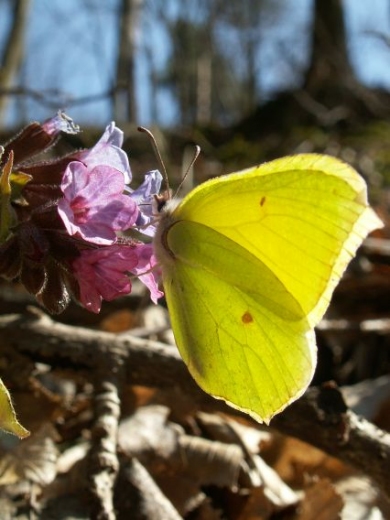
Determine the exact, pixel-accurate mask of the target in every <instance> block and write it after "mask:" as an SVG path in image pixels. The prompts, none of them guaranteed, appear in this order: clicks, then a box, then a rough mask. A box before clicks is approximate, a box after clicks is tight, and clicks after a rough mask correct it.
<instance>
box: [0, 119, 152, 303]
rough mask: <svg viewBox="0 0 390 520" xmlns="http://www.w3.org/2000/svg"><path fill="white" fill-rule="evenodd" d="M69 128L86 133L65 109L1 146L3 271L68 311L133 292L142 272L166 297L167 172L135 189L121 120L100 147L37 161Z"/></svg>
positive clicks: (41, 299)
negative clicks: (162, 203) (158, 251)
mask: <svg viewBox="0 0 390 520" xmlns="http://www.w3.org/2000/svg"><path fill="white" fill-rule="evenodd" d="M60 132H66V133H77V132H78V127H77V126H76V125H74V123H73V122H72V120H71V119H70V118H68V117H67V116H66V115H65V114H63V113H59V114H58V115H57V116H56V117H54V118H52V119H50V120H49V121H46V122H45V123H43V124H39V123H31V124H30V125H28V126H27V127H26V128H25V129H24V130H23V131H22V132H21V133H20V134H19V135H17V136H16V137H15V138H13V139H12V140H11V141H10V142H9V143H7V144H6V145H5V146H4V147H0V275H1V276H3V277H5V278H7V279H15V278H19V279H20V281H21V282H22V283H23V285H24V286H25V287H26V289H27V290H28V291H29V292H30V293H31V294H33V295H35V296H36V298H37V299H38V301H39V302H40V303H41V304H42V305H44V306H45V307H46V308H47V309H48V310H49V311H50V312H52V313H59V312H62V311H63V310H64V309H65V308H66V306H67V305H68V303H69V301H70V298H71V297H72V298H73V299H75V300H76V301H78V302H79V303H80V304H81V305H82V306H84V307H85V308H87V309H88V310H90V311H92V312H99V311H100V308H101V304H102V300H108V301H109V300H113V299H115V298H117V297H119V296H122V295H125V294H128V293H130V292H131V277H132V276H137V277H139V279H140V280H141V281H142V282H143V283H144V284H145V285H146V286H147V287H148V289H149V290H150V294H151V298H152V300H153V301H154V302H156V301H157V299H158V298H159V297H161V296H162V293H161V292H160V291H159V289H158V283H157V277H156V259H155V257H154V254H153V249H152V245H151V244H147V243H143V242H140V241H138V240H135V239H133V238H131V231H132V230H138V231H140V232H141V233H144V234H146V235H148V236H153V233H154V226H153V214H152V210H151V207H152V202H153V199H154V196H155V194H157V193H158V191H159V189H160V185H161V175H160V173H159V172H158V171H152V172H149V173H147V174H146V176H145V181H144V183H143V184H142V185H141V186H140V187H139V188H138V189H137V190H132V189H131V188H130V186H129V184H130V182H131V171H130V166H129V161H128V157H127V155H126V153H125V152H124V151H123V150H122V148H121V146H122V142H123V133H122V131H121V130H119V129H118V128H117V127H116V126H115V124H114V123H111V124H110V125H109V126H108V127H107V128H106V130H105V132H104V134H103V136H102V137H101V138H100V140H99V141H98V143H96V145H95V146H93V147H92V148H91V149H87V150H79V151H77V152H73V153H71V154H70V155H66V156H65V157H61V158H56V159H53V160H50V161H47V160H46V161H42V160H37V158H36V156H38V154H40V153H41V152H43V151H45V150H47V149H48V148H49V147H50V146H51V145H52V144H53V143H54V142H55V140H56V139H57V137H58V136H59V134H60Z"/></svg>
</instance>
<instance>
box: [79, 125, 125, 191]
mask: <svg viewBox="0 0 390 520" xmlns="http://www.w3.org/2000/svg"><path fill="white" fill-rule="evenodd" d="M122 144H123V132H122V130H120V129H119V128H117V127H116V126H115V123H114V122H111V123H110V124H109V125H108V126H107V127H106V129H105V131H104V134H103V135H102V137H101V138H100V139H99V141H98V142H97V143H96V144H95V146H94V147H93V148H91V149H90V150H81V151H80V152H77V153H76V154H75V155H74V157H75V159H77V160H79V161H81V162H83V163H85V164H86V165H87V166H88V168H90V169H92V168H94V167H95V166H102V165H105V166H110V167H111V168H115V169H116V170H118V171H120V172H122V174H123V177H124V180H125V184H130V181H131V171H130V165H129V159H128V157H127V154H126V153H125V152H124V151H123V150H122Z"/></svg>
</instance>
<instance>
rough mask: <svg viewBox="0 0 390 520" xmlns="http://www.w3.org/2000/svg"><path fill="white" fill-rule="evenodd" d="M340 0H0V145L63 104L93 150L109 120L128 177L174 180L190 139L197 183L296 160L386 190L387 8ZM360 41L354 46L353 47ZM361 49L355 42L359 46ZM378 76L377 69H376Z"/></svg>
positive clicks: (389, 110)
mask: <svg viewBox="0 0 390 520" xmlns="http://www.w3.org/2000/svg"><path fill="white" fill-rule="evenodd" d="M357 4H358V3H353V2H350V1H347V0H344V1H342V0H299V1H298V0H294V2H292V1H291V0H230V1H229V2H226V1H225V0H198V1H197V2H193V1H191V0H166V1H162V0H106V1H105V2H100V1H99V0H69V1H68V2H62V1H61V0H50V1H49V0H35V1H33V0H0V65H1V68H0V126H1V131H2V132H3V134H4V138H6V136H7V135H8V134H9V132H10V131H11V130H14V129H15V128H16V127H20V126H22V125H24V124H25V123H27V122H29V121H30V120H32V119H39V120H42V119H45V118H47V117H50V116H51V115H52V113H53V112H55V111H56V110H57V109H58V108H63V109H65V110H66V111H67V113H69V115H70V116H72V117H73V118H74V119H75V120H76V122H77V123H80V124H82V126H83V133H82V134H80V135H79V136H78V138H77V139H76V140H74V141H73V142H72V143H71V144H73V145H76V146H83V145H90V144H92V142H93V139H96V137H97V136H98V135H99V133H100V132H101V130H102V128H103V127H104V126H105V125H106V124H107V123H108V122H109V121H110V120H111V119H114V120H115V121H116V122H117V124H118V125H119V126H120V127H122V128H123V130H124V131H125V134H126V137H127V139H126V145H125V146H126V149H127V150H128V152H129V153H130V157H131V159H132V166H133V170H134V173H135V176H137V173H138V172H140V173H141V172H143V171H144V170H145V168H148V167H155V166H156V159H155V157H154V156H153V152H152V150H151V147H150V145H149V143H147V142H145V136H144V135H139V134H137V132H136V127H137V126H138V125H139V124H144V125H147V126H149V127H150V128H152V129H153V131H155V132H156V137H157V139H158V141H159V144H160V146H161V151H162V155H163V157H164V160H166V161H167V167H168V168H169V169H170V171H171V172H172V175H173V177H174V178H180V176H181V175H182V170H183V168H185V163H186V161H188V157H189V152H188V150H189V148H188V145H189V144H190V143H194V142H196V143H197V144H199V145H200V146H201V147H202V151H203V154H202V158H201V159H200V160H199V161H198V164H197V167H196V175H197V176H198V177H199V178H198V177H197V181H200V180H203V179H204V178H207V177H210V176H213V175H216V174H220V173H223V172H229V171H232V170H235V169H237V168H243V167H246V166H250V165H252V164H254V163H256V162H261V161H263V160H267V159H270V158H273V157H276V156H280V155H285V154H289V153H297V152H325V153H330V154H332V155H337V156H339V157H341V158H343V159H345V160H346V161H348V162H350V163H352V164H353V165H354V166H355V167H356V168H358V169H359V171H360V172H361V173H362V174H363V175H364V176H365V177H366V178H367V179H368V180H369V182H370V184H371V186H372V191H373V193H376V194H378V193H379V192H380V191H382V193H384V192H385V191H386V187H387V186H388V185H389V184H390V168H389V164H390V152H389V147H388V144H387V143H388V136H389V128H390V95H389V92H388V86H389V85H390V67H388V65H389V63H388V62H389V58H390V32H389V31H388V29H387V28H388V27H389V24H390V9H389V7H390V3H389V2H388V1H387V0H382V1H381V0H373V2H370V3H359V4H360V7H359V13H358V14H359V16H360V17H361V18H362V17H363V18H364V19H365V23H364V22H363V23H361V24H360V26H359V27H360V28H359V29H358V30H357V29H356V24H355V25H354V24H353V23H352V22H353V18H354V17H355V18H356V16H357V13H356V10H357V9H358V8H357ZM359 38H360V39H359ZM356 42H358V43H356ZM386 67H387V68H388V69H389V73H388V74H386V73H384V74H383V75H382V76H381V74H379V75H378V73H377V75H375V70H376V71H378V70H379V72H380V71H381V69H382V71H385V69H386Z"/></svg>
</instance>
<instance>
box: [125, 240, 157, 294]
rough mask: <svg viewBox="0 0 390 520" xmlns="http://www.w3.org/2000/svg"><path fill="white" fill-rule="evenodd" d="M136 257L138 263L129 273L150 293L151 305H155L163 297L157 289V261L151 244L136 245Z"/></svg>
mask: <svg viewBox="0 0 390 520" xmlns="http://www.w3.org/2000/svg"><path fill="white" fill-rule="evenodd" d="M136 247H137V255H138V263H137V265H136V266H134V267H133V268H131V269H129V271H130V272H131V273H133V274H135V276H138V278H139V279H140V280H141V282H142V283H143V284H144V285H146V287H147V288H148V289H149V291H150V298H151V300H152V302H153V303H157V300H158V299H159V298H161V297H162V296H164V293H163V292H161V291H160V290H159V288H158V282H157V279H156V275H157V276H158V275H159V273H158V272H157V259H156V257H155V256H154V252H153V246H152V245H151V244H137V246H136Z"/></svg>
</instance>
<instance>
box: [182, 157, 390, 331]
mask: <svg viewBox="0 0 390 520" xmlns="http://www.w3.org/2000/svg"><path fill="white" fill-rule="evenodd" d="M174 216H175V218H176V219H177V220H186V221H194V222H199V223H202V224H205V225H207V226H210V227H212V228H213V229H215V230H216V231H218V232H219V233H221V234H223V235H225V236H226V237H229V238H230V239H231V240H233V241H234V242H236V243H238V244H240V245H241V246H242V247H243V248H244V249H246V250H247V251H250V252H251V253H252V254H253V255H255V256H256V257H257V258H259V259H260V260H261V261H262V262H263V263H264V264H265V265H267V266H268V267H269V269H270V270H271V271H272V272H273V273H274V274H275V275H276V276H277V277H278V278H279V280H280V281H281V282H282V284H283V286H284V287H285V288H286V290H287V291H288V292H289V293H290V294H291V295H292V296H293V297H294V298H295V299H296V300H297V302H299V305H300V306H301V307H302V309H303V313H304V314H305V315H307V317H308V320H309V322H310V323H311V325H312V326H313V327H314V326H315V325H316V324H317V323H318V322H319V321H320V319H321V317H322V316H323V314H324V312H325V310H326V308H327V306H328V304H329V300H330V297H331V295H332V292H333V290H334V288H335V286H336V285H337V283H338V281H339V279H340V277H341V275H342V273H343V271H344V270H345V268H346V266H347V264H348V262H349V261H350V260H351V258H352V257H353V255H354V254H355V252H356V249H357V248H358V247H359V245H360V244H361V242H362V240H363V239H364V237H365V236H366V235H367V234H368V233H369V232H370V231H372V230H373V229H376V228H378V227H381V226H382V223H381V221H380V220H379V219H378V217H377V216H376V214H375V213H374V212H373V211H372V209H371V208H370V207H369V206H368V204H367V194H366V184H365V182H364V181H363V179H362V178H361V177H360V176H359V175H358V174H357V173H356V172H355V170H354V169H353V168H351V167H349V166H348V165H346V164H344V163H343V162H341V161H339V160H338V159H335V158H332V157H328V156H320V155H315V154H302V155H296V156H291V157H287V158H283V159H278V160H276V161H271V162H269V163H265V164H263V165H261V166H259V167H256V168H252V169H250V170H246V171H243V172H240V173H236V174H232V175H227V176H225V177H220V178H218V179H214V180H212V181H208V182H206V183H204V184H202V185H200V186H199V187H198V188H196V189H195V190H193V191H192V192H191V193H190V194H189V195H188V196H187V197H186V198H185V199H184V201H183V203H182V204H180V206H179V207H178V208H177V210H176V211H175V212H174Z"/></svg>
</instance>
